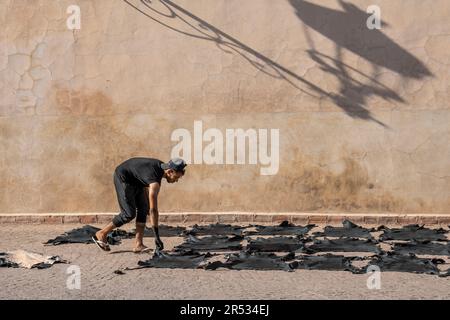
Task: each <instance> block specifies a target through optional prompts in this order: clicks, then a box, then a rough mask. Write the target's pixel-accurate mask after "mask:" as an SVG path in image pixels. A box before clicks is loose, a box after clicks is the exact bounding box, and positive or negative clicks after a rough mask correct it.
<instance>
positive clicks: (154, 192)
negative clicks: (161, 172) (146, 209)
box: [148, 182, 160, 227]
mask: <svg viewBox="0 0 450 320" xmlns="http://www.w3.org/2000/svg"><path fill="white" fill-rule="evenodd" d="M159 188H160V185H159V183H157V182H154V183H152V184H150V186H149V190H148V192H149V200H150V220H151V224H152V227H158V217H159V211H158V194H159Z"/></svg>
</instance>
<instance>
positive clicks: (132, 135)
mask: <svg viewBox="0 0 450 320" xmlns="http://www.w3.org/2000/svg"><path fill="white" fill-rule="evenodd" d="M375 2H376V4H378V5H379V6H380V7H381V10H382V11H381V12H382V19H383V21H385V22H386V23H387V25H386V26H383V28H382V30H379V31H374V33H372V34H368V33H367V32H368V31H367V30H366V31H364V30H362V31H360V32H361V34H362V35H363V36H364V35H368V37H369V38H367V39H366V38H364V37H362V38H360V39H358V38H355V39H352V35H353V34H357V33H358V32H355V33H354V32H353V30H351V29H346V28H347V27H346V23H347V22H348V25H351V23H354V21H359V22H361V24H363V23H364V22H365V21H363V20H361V21H360V20H358V19H359V18H360V14H361V12H365V10H366V8H367V7H368V6H369V5H371V4H374V3H375ZM0 3H1V5H0V19H1V21H2V28H1V31H0V32H1V33H0V52H1V55H0V149H1V153H0V176H1V177H2V180H3V183H2V186H1V190H0V212H3V213H4V212H10V213H13V212H102V211H108V212H111V211H116V210H117V209H118V206H117V204H116V199H115V193H114V188H113V183H112V173H113V170H114V168H115V166H116V165H118V164H119V163H120V162H121V161H123V160H125V159H127V158H128V157H131V156H152V157H157V158H160V159H162V160H167V159H168V158H169V156H170V151H171V148H172V147H173V146H174V145H175V142H172V141H170V135H171V132H172V131H173V130H174V129H177V128H187V129H189V130H190V131H191V132H193V122H194V120H202V121H203V126H204V129H207V128H219V129H220V130H223V131H222V132H224V130H225V129H226V128H244V129H247V128H279V129H280V159H281V165H280V170H279V172H278V174H277V175H274V176H261V175H260V174H259V168H260V167H259V165H256V166H255V165H227V166H219V165H216V166H210V165H191V166H190V168H189V171H188V174H187V175H186V177H185V178H183V179H182V180H184V181H182V183H179V184H177V185H174V186H169V185H164V186H163V192H162V193H161V196H160V197H161V201H160V210H161V211H180V210H181V211H236V210H237V211H270V212H277V211H321V212H342V211H346V212H401V213H413V212H414V213H448V212H450V196H449V193H450V143H449V141H450V102H449V101H450V81H449V80H450V54H449V51H450V20H449V19H448V17H449V16H450V3H449V2H448V1H447V0H428V1H419V0H404V1H403V0H398V1H387V0H380V1H363V0H361V1H351V4H352V5H345V3H343V2H341V3H340V2H339V1H337V0H336V1H335V0H327V1H314V2H308V1H301V0H298V1H296V0H279V1H272V0H252V1H245V2H242V1H240V0H226V1H225V0H218V1H207V0H194V1H181V0H177V1H174V2H171V1H165V2H164V3H165V4H166V6H163V5H162V4H161V2H158V1H152V3H151V4H150V3H149V2H145V1H142V2H141V1H137V0H128V1H119V0H117V1H110V0H96V1H88V0H71V1H65V0H61V1H53V0H0ZM71 4H77V5H79V6H80V8H81V29H80V30H76V31H71V30H68V29H67V27H66V19H67V17H68V14H67V13H66V8H67V7H68V6H69V5H71ZM169 9H170V10H171V11H169ZM399 12H401V13H402V14H399ZM311 17H312V18H311ZM317 22H318V23H317ZM344 22H346V23H344ZM359 22H358V23H359ZM333 23H337V24H338V25H337V26H336V25H333ZM339 24H340V26H339ZM339 28H341V31H339ZM356 28H357V27H356ZM361 28H364V25H362V26H361ZM336 30H337V31H336ZM349 30H350V31H349ZM377 32H378V33H377ZM372 37H373V38H372ZM397 66H400V67H397ZM405 70H406V71H405ZM168 189H171V190H173V191H177V192H175V193H171V194H173V196H172V195H169V194H168V193H167V192H164V191H165V190H168Z"/></svg>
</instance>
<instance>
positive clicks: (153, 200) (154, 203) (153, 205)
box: [148, 182, 164, 252]
mask: <svg viewBox="0 0 450 320" xmlns="http://www.w3.org/2000/svg"><path fill="white" fill-rule="evenodd" d="M159 188H160V185H159V183H157V182H154V183H152V184H150V186H149V191H148V192H149V200H150V220H151V224H152V227H153V233H154V234H155V246H156V251H157V252H158V251H159V250H162V249H164V244H163V242H162V241H161V239H160V237H159V228H158V218H159V211H158V194H159Z"/></svg>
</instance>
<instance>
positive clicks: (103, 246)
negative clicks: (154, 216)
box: [92, 235, 111, 251]
mask: <svg viewBox="0 0 450 320" xmlns="http://www.w3.org/2000/svg"><path fill="white" fill-rule="evenodd" d="M92 241H94V243H95V244H96V245H97V247H99V248H100V249H102V250H103V251H111V248H110V247H109V244H108V243H106V242H103V241H100V240H98V239H97V236H96V235H93V236H92Z"/></svg>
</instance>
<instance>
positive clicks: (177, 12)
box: [123, 0, 431, 126]
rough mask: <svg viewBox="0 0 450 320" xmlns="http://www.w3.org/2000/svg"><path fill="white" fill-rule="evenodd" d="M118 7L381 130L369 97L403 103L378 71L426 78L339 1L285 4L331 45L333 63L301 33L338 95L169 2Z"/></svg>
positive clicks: (139, 1)
mask: <svg viewBox="0 0 450 320" xmlns="http://www.w3.org/2000/svg"><path fill="white" fill-rule="evenodd" d="M123 1H124V2H125V3H126V4H127V5H129V6H130V7H132V8H134V9H135V10H136V11H138V12H140V13H141V14H143V15H144V16H146V17H147V18H149V19H151V20H152V21H154V22H155V23H158V24H160V25H162V26H164V27H166V28H168V29H169V30H171V31H173V32H176V33H180V34H183V35H184V36H187V37H191V38H193V39H196V40H201V41H209V42H211V43H213V44H214V45H216V46H217V48H219V49H220V50H222V51H223V52H226V53H228V54H236V55H239V56H241V57H242V58H243V59H245V60H246V61H248V62H249V63H250V64H251V65H252V66H253V67H255V68H256V69H258V70H259V71H261V72H262V73H264V74H266V75H268V76H270V77H273V78H275V79H279V80H283V81H286V82H288V83H289V84H291V85H292V86H294V87H295V88H297V89H298V90H300V91H302V92H304V93H305V94H308V95H311V96H314V97H316V98H318V99H322V98H327V99H329V100H331V101H332V102H334V104H336V105H337V106H338V107H340V108H341V109H342V110H344V111H345V112H346V114H348V115H349V116H351V117H354V118H359V119H364V120H371V121H374V122H376V123H378V124H380V125H382V126H385V125H384V124H383V123H382V122H381V121H379V120H377V119H375V118H374V117H373V116H372V114H371V112H370V111H369V110H368V109H367V107H366V104H367V99H368V97H370V96H371V95H376V96H380V97H382V98H383V99H386V100H392V101H397V102H404V100H403V99H402V98H401V97H400V96H399V95H398V94H396V93H395V92H394V91H393V90H391V89H389V88H387V87H386V86H384V85H383V84H382V83H380V82H379V81H378V79H377V78H378V76H379V69H380V67H384V68H387V69H389V70H392V71H394V72H396V73H398V74H400V75H401V76H402V77H405V78H415V79H420V78H423V77H425V76H429V75H431V73H430V72H429V71H428V69H427V68H426V67H425V66H424V65H423V64H422V63H421V62H420V61H419V60H418V59H417V58H415V57H414V56H412V55H411V54H409V53H408V52H407V51H405V50H404V49H402V48H401V47H400V46H399V45H397V44H395V43H394V42H393V41H392V40H391V39H389V38H388V37H387V36H386V35H384V34H383V33H382V32H380V31H379V30H369V29H368V28H367V27H366V20H367V18H368V17H369V15H368V14H367V13H365V12H364V11H362V10H360V9H358V8H357V7H355V6H353V5H351V4H347V3H346V2H343V1H342V0H338V1H339V2H340V3H341V5H342V6H343V8H344V9H345V11H339V10H332V9H329V8H326V7H321V6H318V5H315V4H311V3H309V2H307V1H303V0H289V3H290V4H291V5H292V6H293V7H294V8H295V10H296V14H297V17H298V18H299V19H300V20H301V21H302V22H303V23H304V25H305V26H306V27H309V28H311V29H313V30H315V31H317V32H319V33H321V34H322V35H324V36H325V37H327V38H328V39H330V40H331V41H333V42H334V43H335V45H336V52H335V54H336V56H335V57H330V56H328V55H325V54H322V53H320V52H319V51H317V50H316V49H315V48H314V44H313V42H312V40H311V37H310V35H309V31H305V33H306V36H307V40H308V43H309V45H310V49H309V50H308V51H307V52H308V54H309V56H310V57H311V59H313V60H314V61H315V62H316V63H318V65H319V66H320V68H321V70H323V71H324V72H327V73H330V74H332V75H334V76H336V77H337V78H338V80H339V83H340V88H339V92H338V93H335V92H328V91H326V90H324V89H322V88H321V87H319V86H318V85H317V84H315V83H313V82H311V81H309V80H307V79H305V78H303V77H301V76H300V75H298V74H296V73H295V72H294V71H292V70H290V69H288V68H286V67H284V66H283V65H281V64H279V63H277V62H276V61H274V60H272V59H270V58H269V57H267V56H265V55H263V54H262V53H260V52H258V51H257V50H255V49H253V48H251V47H249V46H247V45H246V44H244V43H242V42H241V41H239V40H238V39H236V38H234V37H232V36H230V35H229V34H227V33H225V32H224V31H222V30H220V29H218V28H216V27H215V26H213V25H211V24H210V23H208V22H207V21H205V20H203V19H201V18H200V17H198V16H196V15H194V14H193V13H192V12H190V11H188V10H187V9H185V8H183V7H181V6H180V5H178V4H176V3H174V2H173V1H171V0H123ZM305 30H306V29H305ZM343 49H347V50H349V51H351V52H353V53H355V54H357V55H359V56H361V57H362V58H364V59H366V60H367V61H368V62H369V63H371V65H372V66H373V72H372V75H367V74H364V73H362V72H361V71H358V70H355V68H352V67H351V66H348V65H346V64H345V63H344V62H343V60H342V51H343ZM388 58H389V59H388ZM349 71H351V72H349ZM355 72H356V73H357V74H358V75H359V76H360V77H362V78H364V79H366V80H365V81H364V82H361V81H358V80H356V79H354V78H353V77H352V76H351V73H355Z"/></svg>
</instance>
